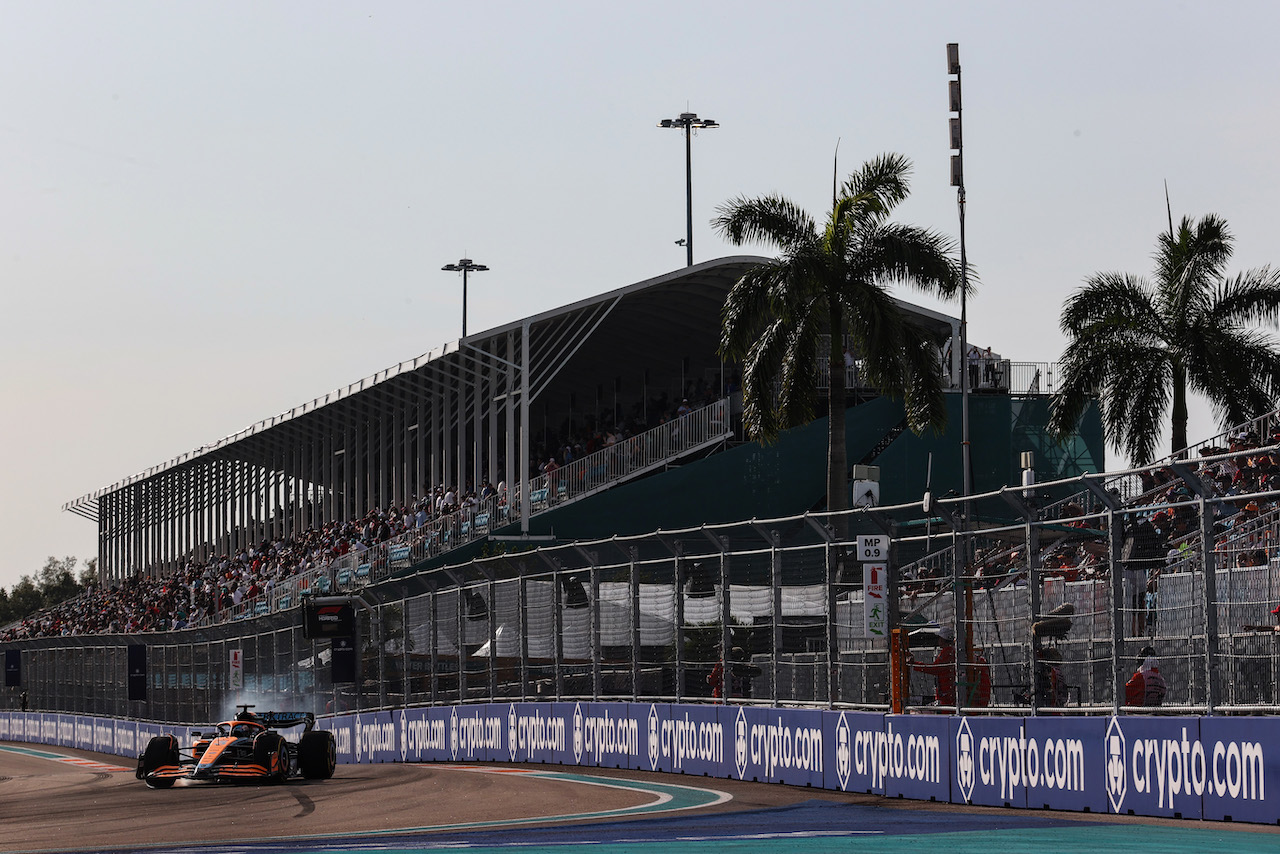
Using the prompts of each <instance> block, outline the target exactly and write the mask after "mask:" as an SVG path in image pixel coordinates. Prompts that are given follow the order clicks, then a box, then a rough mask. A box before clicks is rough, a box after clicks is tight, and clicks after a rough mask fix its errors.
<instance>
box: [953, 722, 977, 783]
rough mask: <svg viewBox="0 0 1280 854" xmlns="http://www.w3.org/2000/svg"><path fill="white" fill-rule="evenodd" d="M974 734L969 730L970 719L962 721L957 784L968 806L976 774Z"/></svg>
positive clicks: (957, 732) (957, 747)
mask: <svg viewBox="0 0 1280 854" xmlns="http://www.w3.org/2000/svg"><path fill="white" fill-rule="evenodd" d="M974 766H975V762H974V756H973V732H972V731H971V730H970V729H969V719H968V718H961V719H960V729H959V730H957V731H956V782H957V783H958V784H959V786H960V794H962V795H964V802H965V803H966V804H967V803H969V801H970V800H971V799H972V798H973V786H974V782H975V778H976V776H977V775H976V774H975V773H974V770H975V769H974Z"/></svg>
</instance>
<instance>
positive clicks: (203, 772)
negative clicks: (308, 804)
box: [137, 706, 337, 789]
mask: <svg viewBox="0 0 1280 854" xmlns="http://www.w3.org/2000/svg"><path fill="white" fill-rule="evenodd" d="M252 708H253V706H240V711H239V712H237V713H236V716H235V719H234V720H230V721H223V722H222V723H220V724H218V725H217V727H216V728H215V729H214V730H213V731H212V732H192V733H191V737H192V739H193V740H194V743H193V744H192V746H191V749H190V750H187V751H184V750H182V749H180V748H179V747H178V739H177V737H176V736H173V735H158V736H156V737H155V738H153V739H151V741H150V742H148V743H147V749H146V750H145V751H143V753H142V755H141V756H139V757H138V771H137V777H138V779H139V780H145V781H146V783H147V785H148V786H149V787H151V788H153V789H167V788H169V787H170V786H172V785H173V784H174V783H176V782H177V781H179V780H207V781H210V782H216V783H281V782H284V781H285V780H288V779H290V778H292V777H304V778H306V779H308V780H327V779H328V778H330V777H332V776H333V769H334V766H335V765H336V764H337V751H336V749H335V744H334V739H333V733H331V732H326V731H324V730H316V729H314V727H315V724H316V716H315V715H313V714H311V713H310V712H305V713H300V714H294V713H290V712H263V713H261V714H254V713H253V712H251V711H249V710H250V709H252ZM299 725H304V726H305V727H306V728H305V729H304V730H303V732H302V735H301V737H300V738H299V739H298V741H297V742H296V743H294V742H292V741H288V740H286V739H285V737H284V736H283V735H281V734H280V733H278V732H276V731H275V730H277V729H288V728H290V727H295V726H299Z"/></svg>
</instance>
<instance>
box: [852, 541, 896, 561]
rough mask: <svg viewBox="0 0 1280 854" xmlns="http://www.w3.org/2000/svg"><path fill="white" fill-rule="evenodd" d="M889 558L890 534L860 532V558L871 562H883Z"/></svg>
mask: <svg viewBox="0 0 1280 854" xmlns="http://www.w3.org/2000/svg"><path fill="white" fill-rule="evenodd" d="M888 559H889V536H888V535H887V534H859V535H858V560H860V561H863V562H871V563H883V562H884V561H886V560H888Z"/></svg>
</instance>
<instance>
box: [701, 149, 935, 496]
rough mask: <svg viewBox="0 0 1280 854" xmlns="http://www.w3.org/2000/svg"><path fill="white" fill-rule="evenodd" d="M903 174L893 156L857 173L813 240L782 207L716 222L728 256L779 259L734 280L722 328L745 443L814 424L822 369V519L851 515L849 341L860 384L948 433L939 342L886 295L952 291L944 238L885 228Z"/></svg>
mask: <svg viewBox="0 0 1280 854" xmlns="http://www.w3.org/2000/svg"><path fill="white" fill-rule="evenodd" d="M910 171H911V163H910V161H909V160H907V159H906V158H905V157H903V156H902V155H900V154H885V155H881V156H880V157H877V158H875V159H873V160H870V161H868V162H867V163H865V164H863V166H862V167H861V168H860V169H859V170H858V171H856V172H854V173H853V174H852V175H851V176H850V177H849V179H848V180H847V181H846V182H845V183H844V186H843V188H842V189H841V192H840V193H839V194H833V195H835V198H834V199H833V201H834V204H833V205H832V210H831V213H830V214H829V216H828V217H827V221H826V224H825V225H824V227H823V228H822V229H821V230H819V229H818V228H817V225H816V223H815V222H814V220H813V218H812V217H810V216H809V215H808V214H807V213H806V212H805V211H803V210H801V209H800V208H799V207H797V206H796V205H795V204H793V203H792V202H790V201H788V200H787V199H785V198H782V197H780V196H764V197H762V198H758V199H745V198H739V199H735V200H732V201H729V202H727V203H725V204H724V205H722V206H721V207H720V208H719V210H718V215H717V217H716V219H715V220H714V225H715V227H716V229H717V230H718V231H719V232H720V233H721V234H722V235H724V236H725V237H726V238H727V239H728V240H729V241H730V242H732V243H733V244H734V245H741V244H743V243H746V242H754V241H759V242H763V243H766V244H770V245H772V246H774V247H776V248H777V250H778V251H779V253H780V254H779V256H778V257H777V258H776V259H775V260H773V261H769V262H768V263H764V264H761V265H759V266H757V267H755V268H753V269H751V270H749V271H748V272H747V273H745V274H744V275H743V276H742V278H740V279H739V280H738V282H737V283H736V284H735V285H734V286H733V288H732V289H731V290H730V292H729V295H728V297H727V298H726V300H725V304H724V309H723V312H722V317H721V321H722V323H721V332H720V353H721V355H723V356H724V357H725V358H726V359H730V360H732V361H736V362H738V363H740V364H741V365H742V374H743V383H742V385H743V401H744V415H743V417H744V422H745V426H746V429H747V433H748V434H749V435H751V436H752V437H753V438H757V439H759V440H761V441H763V442H770V441H773V440H774V439H775V438H776V437H777V436H778V433H779V432H780V431H781V430H782V429H785V428H787V427H793V426H796V425H799V424H805V423H807V422H809V421H811V420H813V417H814V412H815V406H814V403H815V401H816V399H817V386H818V380H819V377H820V373H821V372H820V369H819V368H820V364H821V363H820V361H819V360H820V359H825V360H826V362H827V369H828V372H829V376H830V380H831V381H830V383H829V387H828V395H827V412H828V416H829V428H828V429H829V432H828V446H827V509H828V510H844V509H847V507H848V498H847V495H846V490H847V488H848V487H847V482H846V475H847V473H848V470H849V465H848V454H847V451H846V449H845V386H844V376H845V365H844V344H843V338H844V335H845V334H846V333H848V334H849V335H851V336H852V338H853V341H854V346H855V348H856V352H857V354H858V355H859V356H860V357H861V358H862V360H863V361H864V364H865V368H864V374H865V376H866V377H867V378H868V380H870V382H871V383H872V384H873V385H874V386H875V387H877V388H878V389H880V391H881V392H882V393H884V394H889V395H892V396H894V397H898V398H901V399H903V400H904V403H905V407H906V414H907V424H908V426H909V427H910V428H911V429H912V430H913V431H915V432H916V433H919V432H922V431H923V430H924V429H925V428H929V427H932V428H934V429H940V428H942V427H943V426H944V425H945V424H946V407H945V401H944V398H943V393H942V374H941V371H940V369H939V362H938V348H937V345H936V342H935V341H934V340H932V339H931V337H930V336H929V334H928V333H927V332H926V331H925V329H924V328H923V327H921V326H920V325H919V324H917V323H915V322H913V321H912V319H911V318H909V317H907V316H906V314H905V313H904V312H903V311H902V310H901V309H900V308H899V307H898V304H897V302H895V301H894V299H893V298H892V297H891V296H890V295H889V293H888V291H887V287H888V286H889V285H892V284H897V283H903V284H908V285H911V286H913V287H916V288H919V289H920V290H923V291H926V292H930V293H935V294H939V295H943V296H951V295H953V294H955V293H956V292H957V291H958V290H959V287H960V273H959V266H958V265H957V263H956V262H955V260H954V258H953V251H952V244H951V241H950V240H949V239H948V238H946V237H944V236H942V235H940V234H937V233H935V232H932V231H929V230H926V229H923V228H919V227H917V226H911V225H900V224H897V223H892V222H889V220H888V218H889V215H890V213H892V211H893V209H894V207H896V206H897V204H898V203H899V202H901V201H902V200H903V199H905V198H906V197H907V193H908V187H907V178H908V175H909V174H910ZM828 333H829V337H828V338H826V340H825V342H824V336H828ZM824 343H825V346H826V352H825V353H823V352H822V348H823V346H824Z"/></svg>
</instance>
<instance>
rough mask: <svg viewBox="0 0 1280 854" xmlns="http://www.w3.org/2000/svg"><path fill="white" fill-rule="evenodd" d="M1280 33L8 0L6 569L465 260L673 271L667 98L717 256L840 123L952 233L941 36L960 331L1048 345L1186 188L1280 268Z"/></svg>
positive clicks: (1097, 22) (821, 176) (298, 392)
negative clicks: (1080, 295) (959, 203)
mask: <svg viewBox="0 0 1280 854" xmlns="http://www.w3.org/2000/svg"><path fill="white" fill-rule="evenodd" d="M1277 32H1280V4H1276V3H1272V2H1253V3H1246V2H1219V3H1213V4H1209V3H1197V2H1181V3H1178V2H1169V0H1162V2H1125V3H1113V2H1105V3H1103V2H1098V3H1088V2H1076V3H1055V4H1048V3H1026V2H1001V3H994V2H992V3H973V2H969V3H957V2H947V3H932V2H895V3H863V2H850V0H842V2H830V3H806V2H795V3H790V4H781V3H776V2H750V0H735V2H693V1H692V0H684V2H667V0H649V2H645V3H628V4H622V3H600V2H544V3H526V2H477V3H442V2H425V1H424V2H354V1H353V2H341V3H338V2H314V1H313V0H308V2H300V1H299V2H263V0H254V2H237V0H219V2H216V3H214V2H203V1H202V0H192V2H181V3H176V2H109V1H108V2H102V0H92V1H91V2H90V0H82V1H81V2H60V0H49V2H32V0H23V2H13V0H0V80H3V81H4V82H3V84H2V85H0V310H2V314H0V317H3V319H4V332H3V335H0V354H3V365H4V370H3V374H2V377H3V378H2V379H0V392H2V394H3V401H4V419H3V424H4V426H3V441H0V455H2V456H0V477H2V478H3V480H2V481H0V585H3V586H5V587H8V586H11V585H12V584H13V583H14V582H15V581H17V579H18V578H19V576H20V575H22V574H25V573H35V572H36V571H37V570H38V569H39V568H40V566H41V565H42V564H43V563H44V559H45V557H46V556H48V555H57V556H59V557H62V556H65V555H75V556H78V557H80V558H82V559H83V558H86V557H89V556H92V555H94V554H95V553H96V549H97V539H96V530H95V526H94V525H93V523H91V522H88V521H86V520H83V519H80V518H79V517H77V516H74V515H72V514H70V513H65V512H63V511H62V510H61V507H62V505H63V504H65V503H66V502H68V501H71V500H73V499H75V498H78V497H79V496H81V495H83V494H86V493H89V492H92V491H94V490H96V489H98V488H101V487H104V486H107V485H109V484H111V483H114V482H115V481H117V480H119V479H121V478H124V477H127V476H129V475H132V474H134V473H136V472H138V471H140V470H142V469H145V468H147V467H148V466H151V465H154V464H157V463H161V462H164V461H166V460H168V459H170V458H172V457H174V456H177V455H178V454H181V453H183V452H185V451H188V450H191V449H193V448H196V447H199V446H201V445H203V444H205V443H207V442H210V441H213V440H216V439H218V438H220V437H222V436H225V435H228V434H230V433H233V432H235V431H236V430H238V429H240V428H242V427H245V426H247V425H249V424H251V423H254V422H256V421H258V420H261V419H263V418H266V417H269V416H271V415H274V414H277V413H279V412H281V411H284V410H286V409H288V408H290V407H292V406H295V405H297V404H300V403H302V402H304V401H308V400H311V399H312V398H315V397H317V396H320V395H323V394H324V393H325V392H327V391H330V390H332V389H335V388H338V387H339V386H343V385H346V384H347V383H349V382H351V381H353V380H357V379H359V378H361V377H364V376H367V375H370V374H372V373H374V372H376V371H378V370H380V369H382V368H385V367H387V366H389V365H392V364H395V363H397V362H399V361H401V360H404V359H407V358H412V357H413V356H416V355H418V354H421V353H424V352H426V351H427V350H429V349H431V348H433V347H436V346H439V345H440V344H442V343H444V342H446V341H451V340H454V339H456V338H457V337H458V334H459V332H460V327H461V320H460V316H461V282H460V280H459V279H458V276H457V274H454V273H445V272H441V271H440V267H441V266H442V265H443V264H445V263H449V262H455V261H457V260H458V259H459V258H461V257H464V256H466V257H470V258H473V259H475V260H476V261H478V262H480V263H484V264H487V265H488V266H489V267H490V268H491V270H490V272H487V273H482V274H476V275H475V276H474V277H473V278H472V280H471V287H470V302H469V310H468V315H469V316H468V328H469V329H471V330H472V331H480V330H483V329H487V328H490V327H492V326H496V325H499V324H502V323H505V322H508V321H511V320H514V319H517V318H519V317H522V316H524V315H527V314H530V313H535V312H539V311H544V310H546V309H549V308H553V307H556V306H559V305H563V304H566V303H569V302H572V301H574V300H577V299H581V298H584V297H587V296H589V295H591V294H595V293H598V292H600V291H603V290H607V289H612V288H616V287H621V286H623V285H627V284H631V283H633V282H636V281H640V280H642V279H645V278H648V277H651V276H655V275H659V274H661V273H665V272H668V271H670V270H673V269H676V268H678V267H680V266H683V264H684V249H683V248H681V247H679V246H677V245H675V240H676V239H677V238H680V237H682V236H683V235H684V230H685V219H684V217H685V209H684V177H685V176H684V141H683V137H682V135H681V134H680V133H679V132H676V131H664V130H660V129H658V128H657V127H656V124H657V122H658V121H659V120H660V119H662V118H671V117H674V116H676V115H678V114H679V113H681V112H684V111H686V110H689V111H693V112H697V113H698V114H700V115H701V116H703V117H708V118H713V119H716V120H717V121H719V122H720V123H721V125H722V127H721V128H719V129H716V130H709V131H705V132H702V133H701V134H699V135H698V136H697V138H695V139H694V143H693V148H694V151H693V168H694V215H695V249H696V256H697V260H707V259H710V258H714V257H719V256H723V255H729V254H736V253H737V252H739V251H741V250H737V249H734V248H732V247H730V246H728V245H726V244H725V243H724V242H723V241H721V240H720V239H719V238H718V237H717V236H716V235H714V234H713V233H712V231H711V230H710V228H709V225H708V222H709V220H710V219H711V217H712V215H713V214H714V209H715V206H716V205H718V204H720V203H722V202H724V201H725V200H727V199H729V198H731V197H735V196H738V195H747V196H755V195H761V194H765V193H772V192H779V193H782V194H785V195H787V196H790V197H791V198H792V199H794V200H795V201H796V202H798V203H799V204H801V205H803V206H804V207H806V208H808V209H809V210H810V211H812V212H814V213H815V214H818V215H820V214H821V212H822V211H823V209H824V208H825V206H826V205H828V204H829V200H830V194H831V177H832V176H831V169H832V156H833V152H834V151H835V148H836V143H837V140H839V157H840V161H839V162H840V165H841V170H842V172H848V171H849V170H851V169H852V168H853V167H854V166H855V165H856V164H858V163H860V162H861V161H862V160H864V159H866V158H868V157H871V156H873V155H875V154H878V153H880V152H884V151H898V152H901V153H903V154H906V155H907V156H909V157H910V158H912V160H913V161H914V162H915V164H916V171H915V177H914V182H913V195H912V197H911V198H910V199H909V200H908V202H907V203H905V204H904V205H902V206H901V207H900V209H899V211H900V213H899V218H900V219H901V220H903V221H907V222H912V223H915V224H919V225H926V226H930V227H933V228H937V229H939V230H943V231H946V232H948V233H951V234H956V233H957V232H958V227H957V217H956V203H955V191H954V190H953V189H952V188H951V187H950V186H949V173H948V160H949V151H948V142H947V139H948V137H947V118H948V113H947V97H946V95H947V79H948V78H947V74H946V62H945V58H946V51H945V45H946V43H947V42H950V41H955V42H959V44H960V51H961V61H962V64H963V72H964V78H963V80H964V96H965V104H964V106H965V113H964V122H965V126H964V130H965V166H966V183H967V185H968V194H969V204H968V221H967V237H968V241H967V242H968V250H969V258H970V260H971V262H972V263H973V264H974V265H976V267H977V268H978V269H979V270H980V272H981V276H982V288H981V290H980V292H979V294H978V295H977V296H976V298H975V299H973V300H972V301H971V303H970V339H971V340H973V341H976V342H977V343H979V344H980V345H984V346H985V345H990V346H991V347H992V348H993V349H994V350H995V351H996V352H998V353H1001V354H1003V355H1004V356H1006V357H1009V358H1012V359H1014V360H1017V361H1045V362H1049V361H1054V360H1056V359H1057V358H1058V356H1059V355H1060V354H1061V351H1062V346H1063V339H1062V336H1061V333H1060V332H1059V330H1058V312H1059V308H1060V306H1061V305H1062V303H1063V300H1064V299H1065V298H1066V297H1067V295H1068V294H1069V293H1070V292H1071V291H1072V290H1073V289H1074V288H1076V287H1077V286H1078V285H1079V284H1080V283H1081V282H1082V281H1083V279H1084V278H1085V277H1086V276H1088V275H1089V274H1091V273H1093V272H1097V271H1103V270H1122V271H1129V272H1134V273H1144V274H1145V273H1148V272H1149V271H1150V266H1151V265H1150V256H1151V252H1152V250H1153V249H1154V246H1155V239H1156V236H1157V234H1158V233H1159V232H1160V231H1161V230H1163V229H1164V228H1165V227H1166V214H1165V206H1164V186H1163V182H1164V181H1165V180H1166V179H1167V180H1168V182H1169V193H1170V196H1171V199H1172V204H1173V211H1174V215H1175V216H1181V215H1183V214H1190V215H1193V216H1197V217H1198V216H1200V215H1203V214H1205V213H1209V212H1213V213H1217V214H1220V215H1221V216H1223V217H1225V218H1226V219H1227V221H1228V222H1229V223H1230V224H1231V226H1232V228H1233V230H1234V232H1235V234H1236V237H1237V244H1236V255H1235V259H1234V262H1233V264H1232V265H1231V269H1232V270H1233V271H1238V270H1242V269H1244V268H1247V267H1253V266H1259V265H1262V264H1265V263H1268V262H1269V261H1276V262H1280V247H1277V246H1276V241H1275V237H1276V232H1277V230H1276V213H1275V211H1276V204H1277V200H1280V177H1278V172H1280V159H1278V158H1277V155H1276V143H1275V140H1276V139H1277V138H1280V127H1278V125H1280V118H1277V114H1276V81H1277V80H1280V68H1278V66H1280V60H1277V50H1276V46H1275V37H1276V33H1277ZM759 250H760V248H759V247H755V248H751V247H748V249H747V250H746V251H759ZM901 295H902V296H903V297H905V298H907V299H913V296H912V295H910V294H909V293H903V294H901ZM917 301H921V302H924V301H923V300H917ZM926 304H928V303H926ZM935 307H939V306H936V304H935ZM943 310H948V311H950V312H951V313H956V309H955V308H954V307H951V308H947V307H943ZM1213 427H1214V425H1213V423H1212V419H1211V418H1210V416H1209V414H1208V413H1207V411H1205V409H1204V407H1200V408H1199V409H1198V410H1197V411H1196V413H1195V417H1194V420H1193V423H1192V428H1191V435H1192V436H1193V437H1202V436H1206V435H1208V434H1209V433H1210V432H1211V431H1212V429H1213Z"/></svg>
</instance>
